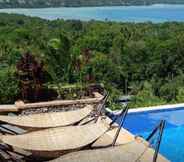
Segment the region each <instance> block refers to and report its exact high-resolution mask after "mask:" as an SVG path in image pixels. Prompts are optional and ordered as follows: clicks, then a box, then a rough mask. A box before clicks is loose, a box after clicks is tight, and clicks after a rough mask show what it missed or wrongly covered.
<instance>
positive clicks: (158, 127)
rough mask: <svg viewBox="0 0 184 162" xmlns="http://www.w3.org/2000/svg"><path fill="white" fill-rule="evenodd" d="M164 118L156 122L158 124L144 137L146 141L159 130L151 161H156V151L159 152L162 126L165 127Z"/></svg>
mask: <svg viewBox="0 0 184 162" xmlns="http://www.w3.org/2000/svg"><path fill="white" fill-rule="evenodd" d="M165 123H166V122H165V120H161V121H160V123H159V124H158V126H157V127H156V128H155V129H154V130H153V131H152V132H151V134H150V135H149V136H148V137H147V138H146V141H148V142H149V141H150V140H151V139H152V137H153V136H154V135H155V134H156V133H157V132H159V136H158V139H157V142H156V148H155V153H154V156H153V162H156V161H157V157H158V153H159V149H160V144H161V141H162V136H163V132H164V128H165Z"/></svg>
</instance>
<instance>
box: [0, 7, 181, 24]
mask: <svg viewBox="0 0 184 162" xmlns="http://www.w3.org/2000/svg"><path fill="white" fill-rule="evenodd" d="M0 12H6V13H18V14H25V15H29V16H37V17H41V18H45V19H50V20H53V19H58V18H63V19H80V20H91V19H94V20H112V21H130V22H145V21H152V22H164V21H184V5H162V4H160V5H151V6H119V7H118V6H117V7H114V6H113V7H79V8H72V7H71V8H66V7H60V8H41V9H0Z"/></svg>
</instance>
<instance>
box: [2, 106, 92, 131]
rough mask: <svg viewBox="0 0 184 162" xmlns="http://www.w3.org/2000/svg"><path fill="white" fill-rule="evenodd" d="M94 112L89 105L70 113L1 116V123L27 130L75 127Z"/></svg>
mask: <svg viewBox="0 0 184 162" xmlns="http://www.w3.org/2000/svg"><path fill="white" fill-rule="evenodd" d="M92 110H93V106H90V105H88V106H86V107H85V108H83V109H79V110H75V111H68V112H54V113H42V114H34V115H24V116H5V115H0V121H1V122H4V123H7V124H10V125H14V126H18V127H21V128H25V129H26V128H32V129H41V128H53V127H59V126H68V125H73V124H75V123H77V122H79V121H81V120H82V119H84V118H85V117H87V116H88V115H89V114H90V113H91V111H92Z"/></svg>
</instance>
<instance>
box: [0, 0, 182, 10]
mask: <svg viewBox="0 0 184 162" xmlns="http://www.w3.org/2000/svg"><path fill="white" fill-rule="evenodd" d="M158 3H168V4H184V1H183V0H0V8H42V7H63V6H64V7H80V6H117V5H151V4H158Z"/></svg>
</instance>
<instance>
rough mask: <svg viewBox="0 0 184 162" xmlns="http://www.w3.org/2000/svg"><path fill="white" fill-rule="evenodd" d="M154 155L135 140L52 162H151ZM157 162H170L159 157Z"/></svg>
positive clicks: (143, 144) (78, 153)
mask: <svg viewBox="0 0 184 162" xmlns="http://www.w3.org/2000/svg"><path fill="white" fill-rule="evenodd" d="M153 155H154V150H153V149H151V148H149V147H148V145H147V144H145V143H143V142H138V141H136V140H135V141H134V142H131V143H128V144H124V145H121V146H115V147H108V148H103V149H95V150H85V151H79V152H75V153H70V154H67V155H64V156H62V157H60V158H58V159H55V160H52V161H50V162H151V161H153ZM157 162H168V161H167V160H166V159H165V158H164V157H163V156H161V155H159V156H158V159H157Z"/></svg>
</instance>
